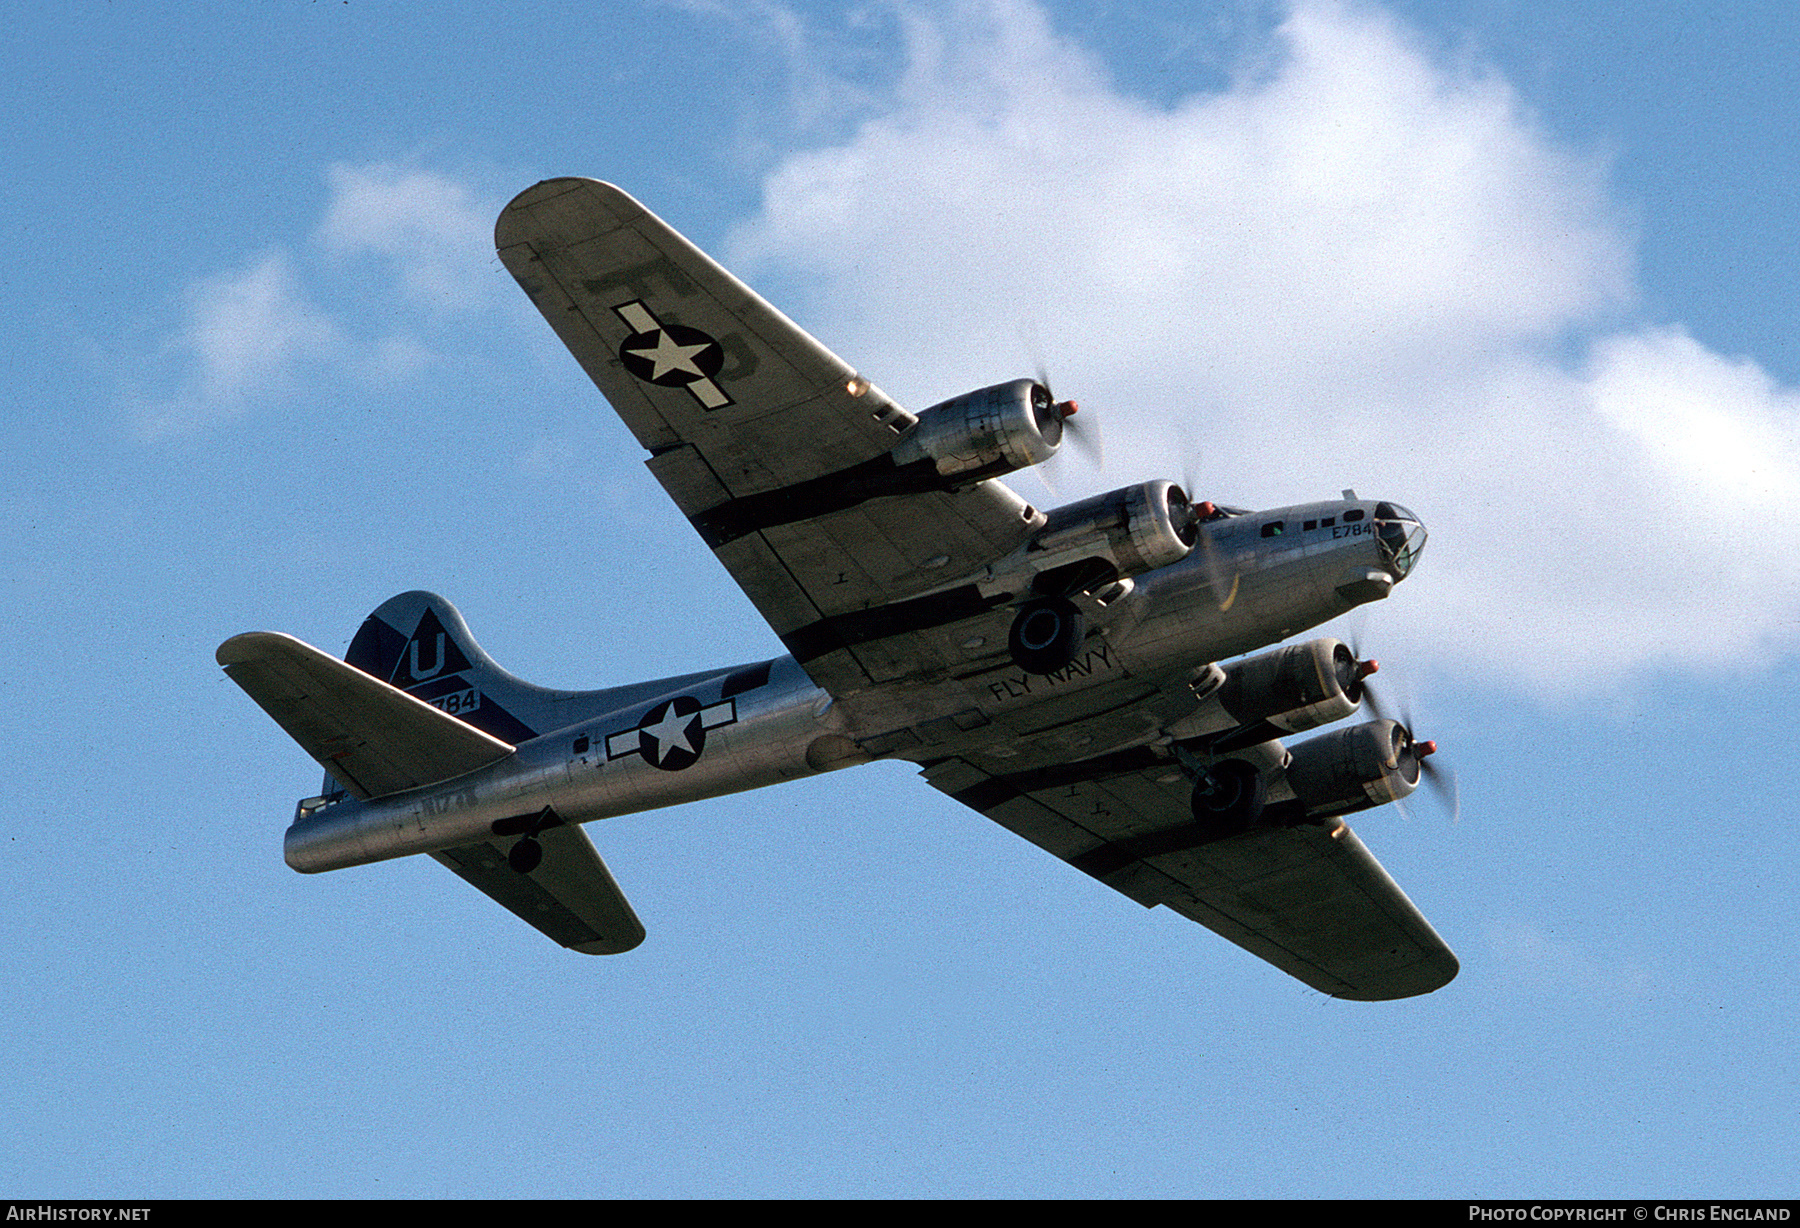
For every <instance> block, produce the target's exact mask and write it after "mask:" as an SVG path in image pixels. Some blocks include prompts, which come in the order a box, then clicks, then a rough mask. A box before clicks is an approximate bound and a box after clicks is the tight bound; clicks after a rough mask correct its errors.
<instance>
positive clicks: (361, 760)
mask: <svg viewBox="0 0 1800 1228" xmlns="http://www.w3.org/2000/svg"><path fill="white" fill-rule="evenodd" d="M218 661H219V664H220V665H222V666H223V667H224V668H225V672H226V674H227V675H229V676H230V678H231V680H232V681H233V682H235V683H237V684H238V685H239V686H240V687H242V688H244V692H245V693H246V694H248V695H249V696H250V698H251V699H253V700H255V701H256V703H257V705H258V706H259V707H261V708H262V710H263V711H264V712H267V713H268V714H269V715H270V716H272V717H274V718H275V723H276V724H278V725H280V726H281V727H282V728H283V729H284V730H286V731H287V733H288V736H289V737H291V738H293V739H294V741H296V742H298V743H300V746H301V748H302V749H303V750H305V751H306V753H307V754H309V755H311V756H312V757H313V758H314V759H316V760H318V762H319V764H320V766H322V767H323V768H324V769H325V770H326V771H327V772H329V773H331V775H332V777H333V778H334V779H336V780H337V781H338V783H340V784H342V785H343V786H344V788H345V789H346V790H348V791H349V793H350V795H351V796H352V797H356V798H359V799H362V800H365V801H366V800H367V799H369V798H374V797H385V796H387V795H388V794H390V793H399V792H402V791H404V790H407V789H417V788H421V787H423V786H425V785H434V784H438V783H439V782H441V781H445V780H451V779H454V778H455V777H458V776H463V775H466V774H467V773H469V772H473V771H476V770H477V769H479V768H484V767H487V766H488V765H489V764H491V763H497V762H499V761H500V760H501V759H504V758H506V756H508V755H510V754H512V751H513V748H512V747H511V746H510V745H508V744H507V743H505V742H502V741H501V740H500V739H499V738H496V737H494V736H492V735H491V734H486V733H483V732H482V731H481V730H479V729H477V728H475V727H474V726H473V725H468V724H465V723H463V722H462V721H459V720H457V719H456V718H455V717H454V716H451V715H449V714H448V713H446V712H442V711H439V710H438V709H437V708H434V707H432V706H431V705H430V704H428V703H425V702H424V701H423V700H419V699H415V698H413V697H412V696H411V695H408V694H407V693H406V692H405V691H402V690H399V689H398V688H396V687H392V686H389V685H388V684H387V683H385V682H382V681H381V680H380V679H378V678H372V677H370V676H369V675H368V674H365V673H363V672H362V671H361V670H360V669H357V668H356V667H355V666H354V665H348V664H345V663H344V662H343V661H340V660H338V659H337V658H336V657H334V656H331V655H330V654H329V653H325V652H321V651H319V650H318V649H317V648H314V647H313V646H312V645H310V644H306V643H302V642H301V641H300V640H297V639H295V638H294V637H292V636H290V635H282V634H280V633H279V632H274V631H251V632H248V633H246V634H244V635H234V636H232V637H231V638H230V639H228V640H226V641H225V642H224V643H223V644H221V645H219V651H218Z"/></svg>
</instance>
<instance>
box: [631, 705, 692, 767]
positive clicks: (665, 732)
mask: <svg viewBox="0 0 1800 1228" xmlns="http://www.w3.org/2000/svg"><path fill="white" fill-rule="evenodd" d="M699 715H700V714H699V713H698V712H689V713H687V714H686V715H682V714H679V713H677V712H676V711H675V708H674V705H670V707H669V711H668V712H667V713H666V714H665V715H664V716H663V718H662V720H660V721H658V722H656V724H654V725H645V726H644V728H643V732H645V733H647V734H649V735H650V736H651V737H653V738H655V739H656V745H657V755H656V757H657V759H658V760H659V761H660V760H663V759H667V758H668V757H669V752H670V751H672V750H679V751H686V752H687V753H688V754H690V755H691V754H693V753H694V746H693V743H691V742H689V741H688V730H689V728H691V727H692V726H693V723H694V719H695V718H696V717H698V716H699Z"/></svg>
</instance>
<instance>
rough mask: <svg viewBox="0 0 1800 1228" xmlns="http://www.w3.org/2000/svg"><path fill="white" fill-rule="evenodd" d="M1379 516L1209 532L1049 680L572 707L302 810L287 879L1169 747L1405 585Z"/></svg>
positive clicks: (1210, 528) (1283, 514)
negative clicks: (1258, 658)
mask: <svg viewBox="0 0 1800 1228" xmlns="http://www.w3.org/2000/svg"><path fill="white" fill-rule="evenodd" d="M1359 510H1360V511H1361V512H1362V515H1361V516H1360V517H1357V518H1356V519H1354V520H1352V521H1351V522H1349V523H1345V521H1344V519H1343V517H1344V516H1345V513H1351V514H1352V515H1353V516H1354V515H1355V513H1356V512H1357V511H1359ZM1374 510H1375V505H1374V504H1372V503H1363V502H1359V501H1358V502H1353V501H1342V502H1330V503H1319V504H1310V505H1303V506H1297V507H1289V508H1282V509H1277V510H1273V511H1267V512H1260V513H1252V514H1244V515H1237V516H1232V517H1228V518H1223V519H1218V520H1214V521H1212V522H1210V523H1208V524H1206V525H1205V526H1203V530H1202V531H1203V532H1205V533H1207V534H1208V535H1209V537H1210V542H1209V543H1208V548H1207V549H1206V550H1199V549H1197V550H1195V551H1194V552H1193V553H1192V554H1190V555H1189V556H1188V558H1186V559H1185V560H1183V561H1181V562H1179V563H1176V564H1173V565H1171V566H1168V567H1163V568H1160V569H1157V570H1155V571H1151V572H1146V573H1144V574H1142V575H1139V576H1137V577H1135V579H1133V580H1131V581H1129V582H1126V583H1123V584H1119V585H1116V586H1113V588H1111V589H1110V590H1106V591H1103V592H1102V593H1101V594H1099V595H1098V596H1097V597H1094V598H1084V599H1083V601H1084V604H1085V606H1086V610H1087V613H1088V616H1089V625H1090V628H1091V633H1090V635H1089V637H1088V638H1087V640H1086V641H1085V643H1084V644H1083V647H1082V651H1081V652H1080V653H1079V654H1077V656H1076V657H1075V659H1074V660H1073V661H1072V662H1071V663H1070V664H1069V665H1068V666H1067V667H1066V668H1064V669H1062V670H1060V671H1057V672H1055V673H1052V674H1047V675H1045V674H1032V673H1027V672H1025V671H1023V670H1021V669H1020V668H1019V667H1018V666H1016V665H1014V664H1013V663H1012V662H1011V661H1009V660H1006V659H1005V658H1004V655H1003V654H1001V655H999V656H998V657H996V654H995V653H994V652H993V651H992V646H991V645H988V644H973V645H972V646H971V648H970V657H971V661H970V669H969V671H968V672H966V673H950V674H946V675H945V676H943V677H940V678H935V679H931V680H929V681H924V682H909V683H902V684H891V685H883V686H878V687H871V688H870V689H868V690H867V691H864V692H861V693H857V694H852V695H849V696H846V697H844V698H843V699H841V700H835V701H834V700H833V698H832V697H831V696H830V695H828V694H827V693H826V692H825V691H823V690H821V689H820V688H819V687H817V686H816V685H814V684H813V683H812V681H811V680H810V679H809V678H808V676H807V675H806V673H805V671H804V670H803V669H802V668H801V667H800V666H799V665H798V664H796V663H795V661H794V659H793V658H792V657H791V656H789V657H782V658H778V659H776V660H773V661H770V662H765V663H762V664H760V665H756V666H749V667H736V668H733V669H726V670H720V671H718V672H716V673H702V674H691V675H686V676H683V677H679V678H671V679H664V680H661V681H656V682H648V683H643V684H641V685H638V686H633V687H629V688H617V689H613V690H609V691H604V692H592V693H589V695H590V696H591V698H590V699H588V700H587V701H586V702H579V700H580V699H581V697H579V696H577V697H575V699H576V700H577V701H578V702H572V703H568V704H565V705H564V707H565V709H573V711H572V712H571V711H566V710H565V711H564V712H563V713H562V715H564V716H569V715H573V716H575V718H576V719H573V720H570V721H568V722H567V723H563V724H560V725H559V726H558V727H555V728H550V729H545V730H542V731H539V732H537V736H534V737H531V738H529V739H526V740H524V741H521V742H520V743H519V744H518V745H517V746H516V748H515V749H514V751H513V753H512V754H510V755H507V756H506V757H504V758H502V759H500V760H499V761H497V762H494V763H492V764H490V765H489V766H486V767H484V768H481V769H479V770H476V771H473V772H470V773H468V774H466V775H464V776H461V777H458V778H456V779H454V780H450V781H447V782H443V783H439V784H434V785H431V786H428V787H424V788H418V789H412V790H409V791H406V792H402V793H397V794H392V795H389V796H385V797H380V798H375V799H370V800H361V801H359V800H357V799H355V798H352V797H348V796H345V795H343V794H341V793H338V794H335V795H327V796H324V797H318V798H311V799H308V800H307V801H304V802H302V803H301V804H300V807H299V811H298V813H297V815H296V818H295V820H294V822H293V824H292V826H291V827H290V828H289V829H288V832H287V837H286V858H287V862H288V864H289V865H290V866H292V867H293V868H294V869H296V870H300V871H303V872H307V873H313V872H318V871H323V870H334V869H341V868H344V867H347V866H354V865H361V864H365V863H368V862H374V861H381V860H385V859H388V858H393V857H404V856H409V855H412V854H415V853H430V852H436V851H439V850H443V849H447V848H452V847H455V846H459V845H467V844H470V843H472V842H476V841H481V840H490V839H494V838H496V837H499V836H504V835H505V834H506V833H507V832H508V831H509V830H515V829H517V826H518V824H519V823H520V822H521V821H522V820H523V819H524V818H525V817H527V816H530V815H534V814H538V813H541V812H543V811H546V810H549V811H553V812H554V814H555V815H556V817H557V819H558V821H560V822H561V823H564V824H581V823H589V822H592V821H594V820H597V819H605V818H612V817H614V816H618V815H624V814H633V813H636V812H638V811H643V810H652V809H657V808H660V807H664V806H674V805H680V804H682V803H685V802H691V801H697V800H700V799H702V798H709V797H716V796H720V795H723V794H727V793H734V792H738V791H741V790H745V789H753V788H759V787H761V786H764V785H770V784H775V783H778V782H781V781H785V780H793V779H797V778H799V777H803V776H809V775H813V774H816V773H819V772H823V771H830V770H833V769H836V768H840V767H846V766H849V765H851V764H854V763H860V762H866V761H868V760H870V759H874V758H901V759H909V760H913V761H916V762H922V763H929V762H931V761H934V760H938V759H942V758H944V757H946V756H951V755H959V756H963V757H965V758H971V759H974V760H977V761H980V762H984V763H989V764H992V765H995V766H996V767H999V768H1004V769H1005V770H1008V771H1018V770H1022V769H1029V768H1032V767H1037V766H1041V765H1043V764H1047V763H1054V762H1067V761H1070V760H1075V759H1084V758H1092V757H1093V756H1095V755H1098V754H1102V753H1104V752H1106V751H1109V750H1112V749H1114V748H1117V747H1122V746H1130V745H1141V744H1145V743H1155V742H1157V741H1159V740H1160V741H1162V742H1165V743H1166V742H1168V741H1169V740H1170V737H1169V735H1168V734H1167V733H1166V732H1165V731H1166V729H1168V728H1169V727H1171V726H1176V725H1177V724H1178V723H1179V722H1180V721H1181V720H1182V719H1183V718H1184V717H1187V716H1188V715H1189V714H1191V713H1192V712H1193V710H1194V707H1195V697H1194V691H1193V688H1192V686H1191V684H1192V683H1193V682H1194V681H1195V680H1196V678H1197V677H1199V676H1200V674H1201V672H1202V671H1203V670H1205V669H1207V668H1208V667H1209V665H1210V663H1211V662H1214V661H1217V660H1221V659H1226V658H1230V657H1233V656H1237V655H1239V654H1242V653H1245V652H1250V651H1253V650H1255V649H1258V648H1261V647H1264V646H1266V645H1269V644H1273V643H1276V642H1279V641H1280V640H1282V639H1285V638H1287V637H1288V636H1291V635H1293V634H1295V633H1296V632H1299V631H1302V630H1305V629H1307V628H1310V627H1314V626H1317V625H1319V624H1320V623H1323V622H1325V621H1327V620H1329V619H1331V618H1334V617H1336V616H1338V615H1340V614H1342V613H1344V612H1345V611H1346V610H1349V609H1351V608H1352V607H1354V606H1355V605H1358V604H1360V603H1362V602H1364V601H1368V600H1372V599H1375V598H1377V597H1380V596H1385V595H1386V593H1387V591H1388V590H1389V588H1390V587H1391V586H1392V584H1393V583H1395V582H1396V581H1397V580H1399V579H1401V578H1403V574H1404V569H1403V568H1396V566H1395V560H1394V557H1393V553H1392V551H1391V550H1390V549H1388V548H1386V547H1384V545H1383V544H1382V542H1381V540H1380V539H1379V538H1378V536H1377V534H1376V532H1375V521H1374V519H1373V514H1374ZM1321 524H1322V525H1323V526H1324V527H1322V528H1321V527H1317V526H1319V525H1321ZM1303 525H1311V526H1314V527H1311V528H1304V529H1303V528H1302V527H1301V526H1303ZM1270 526H1279V529H1278V531H1277V532H1274V533H1271V532H1270ZM984 650H986V651H984ZM464 702H479V697H473V698H470V699H468V700H466V701H464ZM509 824H511V825H512V827H511V828H509Z"/></svg>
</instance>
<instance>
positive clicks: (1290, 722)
mask: <svg viewBox="0 0 1800 1228" xmlns="http://www.w3.org/2000/svg"><path fill="white" fill-rule="evenodd" d="M1366 672H1367V669H1366V668H1365V667H1364V666H1363V665H1362V663H1361V662H1359V661H1357V659H1356V654H1355V653H1353V652H1351V651H1350V647H1349V645H1347V644H1345V643H1344V642H1343V641H1342V640H1338V639H1332V638H1330V637H1329V636H1327V637H1325V638H1323V639H1317V640H1308V641H1306V642H1305V643H1303V644H1289V645H1287V646H1285V647H1282V648H1277V649H1275V650H1274V651H1273V652H1265V653H1260V654H1258V655H1257V656H1254V657H1246V658H1244V659H1243V660H1242V661H1235V662H1233V663H1232V664H1230V665H1227V666H1223V667H1221V666H1218V665H1214V666H1211V667H1209V668H1208V669H1207V671H1206V673H1204V674H1203V675H1201V677H1200V678H1199V679H1198V680H1196V681H1195V683H1194V693H1195V695H1197V696H1198V697H1199V699H1200V701H1201V706H1200V708H1199V709H1198V710H1197V711H1195V713H1194V714H1193V715H1192V716H1190V717H1188V718H1187V719H1186V720H1184V721H1182V722H1181V724H1180V725H1179V726H1177V727H1176V729H1175V730H1173V732H1174V733H1175V735H1176V736H1177V737H1178V738H1191V737H1200V736H1205V735H1206V734H1209V733H1216V732H1219V731H1221V730H1227V729H1234V728H1241V729H1246V730H1249V731H1250V732H1251V733H1252V734H1254V736H1255V738H1256V740H1259V741H1260V740H1262V739H1264V738H1269V737H1277V736H1279V735H1281V734H1284V733H1303V732H1305V731H1306V730H1308V729H1317V728H1318V727H1319V726H1321V725H1329V724H1331V723H1332V722H1333V721H1341V720H1343V719H1344V718H1345V717H1347V716H1349V715H1351V714H1352V713H1354V712H1355V711H1356V710H1357V709H1358V708H1359V707H1360V706H1361V704H1362V679H1363V677H1364V675H1365V673H1366ZM1246 744H1248V742H1246Z"/></svg>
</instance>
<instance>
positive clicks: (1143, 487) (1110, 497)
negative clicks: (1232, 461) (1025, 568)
mask: <svg viewBox="0 0 1800 1228" xmlns="http://www.w3.org/2000/svg"><path fill="white" fill-rule="evenodd" d="M1198 533H1199V521H1198V519H1197V518H1196V517H1195V515H1194V508H1193V505H1192V504H1190V503H1189V502H1188V497H1187V494H1186V492H1184V491H1183V490H1182V489H1181V487H1179V486H1177V485H1175V484H1174V483H1173V482H1164V481H1155V482H1143V483H1140V484H1139V485H1136V486H1126V487H1124V488H1122V489H1120V490H1114V491H1108V492H1107V493H1106V494H1104V495H1095V496H1093V497H1092V498H1090V499H1082V500H1080V501H1079V502H1077V503H1071V504H1069V505H1067V506H1066V507H1059V508H1057V509H1056V510H1055V511H1053V512H1050V513H1048V514H1047V517H1046V520H1045V524H1044V527H1043V528H1042V529H1040V530H1038V532H1037V534H1036V535H1035V536H1034V537H1033V538H1032V539H1031V542H1030V544H1029V545H1028V546H1027V547H1026V550H1025V557H1026V560H1027V562H1028V564H1029V566H1030V567H1031V569H1032V570H1033V571H1034V572H1036V573H1037V575H1038V579H1037V580H1036V581H1035V582H1034V585H1033V587H1034V588H1035V589H1037V590H1038V591H1040V592H1047V591H1051V590H1054V589H1056V588H1059V587H1060V588H1065V589H1070V590H1073V589H1077V588H1089V587H1092V583H1091V579H1090V578H1089V577H1088V576H1087V575H1086V573H1089V572H1095V573H1096V574H1100V573H1103V572H1110V573H1111V574H1110V575H1102V577H1101V578H1104V579H1109V580H1116V579H1123V578H1125V577H1128V576H1135V575H1141V574H1142V573H1144V572H1146V571H1153V570H1155V569H1156V568H1158V567H1167V566H1169V565H1170V564H1171V563H1179V562H1180V561H1181V560H1182V559H1185V558H1186V557H1187V556H1188V552H1189V551H1190V550H1192V549H1193V548H1194V541H1195V539H1196V536H1197V534H1198ZM1096 563H1100V564H1104V565H1105V567H1104V568H1096V567H1095V564H1096ZM1076 571H1080V572H1081V573H1083V574H1082V576H1081V577H1079V578H1076V577H1075V572H1076ZM1064 574H1068V575H1070V576H1071V577H1072V579H1071V583H1069V584H1063V585H1058V584H1057V583H1056V581H1055V579H1054V577H1057V576H1061V575H1064Z"/></svg>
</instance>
